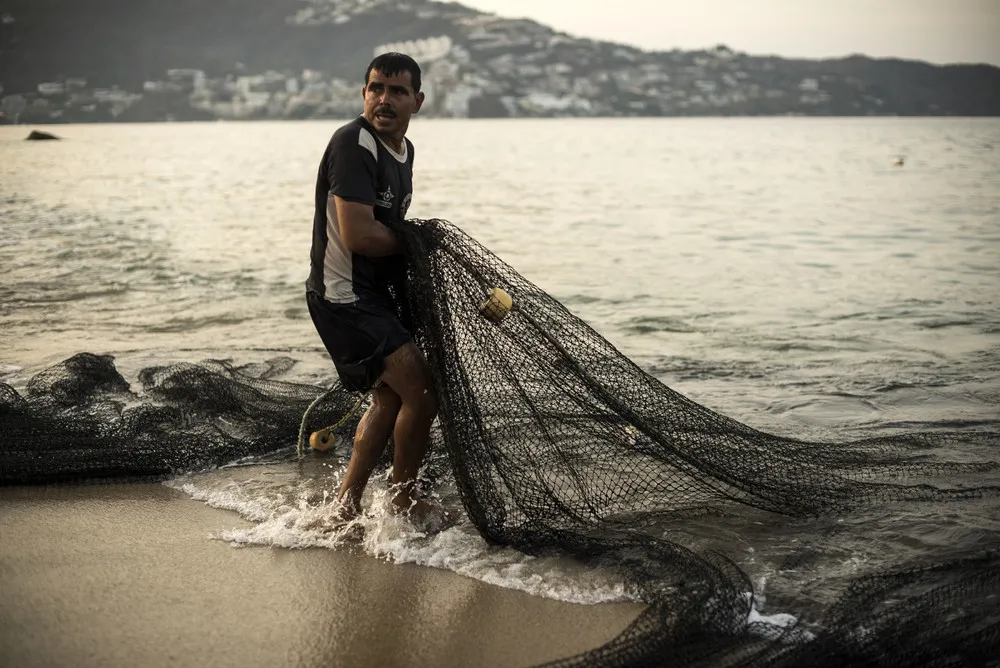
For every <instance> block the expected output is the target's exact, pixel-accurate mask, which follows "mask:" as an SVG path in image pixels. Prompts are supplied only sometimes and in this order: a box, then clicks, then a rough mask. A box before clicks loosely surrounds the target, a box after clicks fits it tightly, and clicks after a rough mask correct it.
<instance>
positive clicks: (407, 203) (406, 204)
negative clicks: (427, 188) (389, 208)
mask: <svg viewBox="0 0 1000 668" xmlns="http://www.w3.org/2000/svg"><path fill="white" fill-rule="evenodd" d="M412 197H413V193H406V197H404V198H403V203H402V204H401V205H400V208H399V217H400V218H406V210H407V209H409V208H410V198H412Z"/></svg>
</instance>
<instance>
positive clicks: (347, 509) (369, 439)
mask: <svg viewBox="0 0 1000 668" xmlns="http://www.w3.org/2000/svg"><path fill="white" fill-rule="evenodd" d="M400 406H402V400H401V399H400V398H399V395H398V394H396V393H395V392H394V391H393V390H392V389H391V388H389V387H387V386H386V385H381V386H379V388H378V389H376V390H373V391H372V405H371V406H369V407H368V410H367V411H365V414H364V415H363V416H362V417H361V421H360V422H359V423H358V429H357V431H356V432H355V434H354V451H353V452H352V453H351V461H350V462H349V463H348V464H347V473H346V474H345V475H344V482H343V483H342V484H341V485H340V494H338V495H337V498H338V499H340V502H341V504H343V510H342V512H341V516H342V517H343V518H344V519H351V518H353V517H355V516H357V515H358V514H359V513H360V512H361V495H362V494H364V491H365V485H367V484H368V478H369V477H370V476H371V474H372V469H374V468H375V464H376V463H377V462H378V458H379V457H380V456H381V455H382V451H383V450H385V446H386V445H387V444H388V443H389V434H391V433H392V429H393V425H395V424H396V416H397V414H398V413H399V412H400Z"/></svg>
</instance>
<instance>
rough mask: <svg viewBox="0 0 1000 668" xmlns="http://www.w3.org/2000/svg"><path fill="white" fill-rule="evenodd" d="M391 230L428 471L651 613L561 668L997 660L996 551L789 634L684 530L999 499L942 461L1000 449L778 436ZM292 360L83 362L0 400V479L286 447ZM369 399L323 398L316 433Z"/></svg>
mask: <svg viewBox="0 0 1000 668" xmlns="http://www.w3.org/2000/svg"><path fill="white" fill-rule="evenodd" d="M396 231H397V233H398V234H400V235H401V237H402V238H403V239H404V242H405V245H406V247H407V248H408V260H409V280H408V283H407V290H406V293H405V294H400V295H399V300H398V302H399V303H398V306H399V308H400V311H401V316H402V317H404V318H406V321H407V322H410V323H412V329H413V333H414V338H415V340H416V342H417V343H418V345H419V346H420V347H421V349H422V350H423V351H424V353H425V354H426V355H427V358H428V361H429V362H430V366H431V369H432V371H433V375H434V381H435V386H436V388H437V392H438V396H439V401H440V407H441V409H440V414H439V418H438V420H437V422H436V423H435V427H434V430H433V433H432V446H431V447H432V453H434V454H432V457H431V462H430V465H431V469H434V468H435V467H437V470H438V471H441V470H443V467H445V466H446V465H450V469H451V470H452V472H453V474H454V481H455V484H456V486H457V488H458V491H459V494H460V497H461V500H462V503H463V505H464V507H465V510H466V512H467V514H468V516H469V518H470V520H471V521H472V522H473V523H474V525H475V526H476V528H477V529H478V530H479V532H480V533H481V534H482V536H483V537H484V538H485V539H486V540H487V541H488V542H490V543H493V544H498V545H509V546H513V547H516V548H518V549H520V550H523V551H525V552H528V553H548V552H552V551H556V552H558V553H560V554H569V555H572V556H574V557H575V558H577V559H580V560H587V561H591V560H593V561H597V562H599V563H601V564H605V565H607V566H608V567H610V568H615V569H618V570H619V571H620V572H621V573H623V574H624V576H625V577H626V579H627V582H628V583H629V584H630V586H631V587H632V588H633V589H634V590H635V591H636V592H638V593H639V595H640V596H641V598H642V600H643V601H645V602H646V603H647V604H648V605H647V607H646V609H645V611H644V612H642V613H641V614H640V615H639V617H638V618H637V619H636V620H635V621H634V622H633V623H632V624H631V625H630V626H629V627H628V628H627V629H626V630H625V631H624V632H623V633H622V634H620V635H619V636H618V637H617V638H615V639H614V640H612V641H611V642H609V643H607V644H606V645H604V646H602V647H599V648H597V649H595V650H593V651H590V652H587V653H585V654H582V655H580V656H576V657H569V658H566V659H564V660H561V661H558V662H555V663H554V664H552V665H558V666H587V665H600V666H647V665H649V666H652V665H665V664H670V665H674V666H698V665H712V666H716V665H732V666H737V665H777V666H785V665H788V666H793V665H795V666H798V665H810V666H826V665H829V666H834V665H836V666H841V665H890V664H891V665H942V666H951V665H986V664H991V665H1000V663H998V662H997V659H996V658H995V657H998V656H1000V557H997V555H996V553H995V552H991V551H990V550H988V549H987V550H980V552H981V554H978V555H976V556H975V557H974V558H971V557H968V556H965V557H962V558H954V559H951V560H948V561H945V562H939V563H919V564H909V565H900V566H898V567H896V568H893V569H890V570H888V571H886V572H883V573H877V574H869V575H865V576H863V577H860V578H858V579H856V580H854V581H853V582H851V583H850V584H849V585H848V586H847V587H846V588H845V589H844V590H843V592H842V594H841V595H840V597H839V599H838V600H836V601H835V602H834V603H833V604H831V605H830V606H828V607H827V608H826V609H825V610H823V611H822V613H821V614H820V615H819V618H818V619H816V620H814V623H812V624H810V625H809V626H808V628H806V626H805V625H804V624H801V623H799V624H791V625H788V626H784V627H781V626H775V625H774V624H762V623H760V622H759V621H755V617H754V614H753V610H754V595H753V594H752V591H753V587H752V586H751V583H750V580H749V577H748V575H747V574H746V573H745V572H744V571H743V570H741V569H740V568H739V567H738V566H737V565H736V564H735V563H734V562H733V561H731V560H730V559H729V558H727V557H726V556H725V554H724V553H723V552H721V551H715V550H705V549H697V547H696V546H694V545H691V544H685V541H684V540H683V539H682V538H680V537H677V536H674V537H671V534H670V532H669V527H671V526H677V525H678V524H681V523H683V522H685V521H686V520H688V519H690V518H696V517H706V516H707V517H727V516H737V515H739V513H741V512H743V511H745V510H752V511H754V512H760V513H764V514H769V515H776V516H780V517H791V518H802V517H805V518H812V517H823V516H835V515H836V514H838V513H843V512H847V511H850V510H851V509H854V508H857V507H860V506H871V505H878V504H890V503H899V502H906V503H913V502H925V503H926V502H943V501H959V500H968V499H980V498H991V497H997V496H1000V486H998V485H997V484H996V476H995V475H992V474H994V473H995V472H996V471H997V469H998V465H997V463H995V462H993V461H989V460H988V459H984V460H978V461H968V460H967V458H964V459H963V460H962V461H947V460H942V458H941V457H932V456H931V455H930V454H929V453H931V452H932V451H933V452H937V451H940V450H942V449H943V450H944V451H946V452H960V451H961V448H959V447H958V446H960V445H968V444H975V445H977V446H979V447H985V448H987V449H988V448H990V447H994V446H995V445H996V444H997V443H1000V437H998V435H997V434H996V433H992V432H985V431H971V432H970V431H966V432H951V433H942V432H934V433H909V434H900V435H894V436H885V437H877V438H867V439H864V440H855V441H850V442H836V443H828V442H822V443H821V442H811V441H804V440H796V439H792V438H787V437H781V436H775V435H771V434H767V433H763V432H761V431H758V430H756V429H753V428H751V427H749V426H747V425H745V424H742V423H740V422H738V421H736V420H733V419H730V418H727V417H725V416H723V415H720V414H719V413H716V412H714V411H712V410H710V409H708V408H706V407H704V406H701V405H699V404H697V403H695V402H693V401H691V400H690V399H688V398H686V397H684V396H682V395H680V394H678V393H677V392H674V391H673V390H671V389H670V388H668V387H666V386H665V385H664V384H663V383H661V382H660V381H658V380H657V379H655V378H653V377H652V376H650V375H649V374H647V373H646V372H644V371H643V370H642V369H640V368H639V367H638V366H636V365H635V364H634V363H633V362H632V361H630V360H629V359H628V358H626V357H625V356H624V355H622V354H621V353H620V352H618V351H617V350H616V349H615V348H614V347H613V346H612V345H611V344H610V343H608V342H607V341H606V340H605V339H604V338H602V337H601V336H600V335H599V334H598V333H597V332H595V331H594V330H593V329H592V328H590V327H589V326H588V325H587V324H586V323H584V322H583V321H582V320H580V319H579V318H577V317H575V316H574V315H573V314H572V313H570V312H569V311H568V310H567V309H566V308H565V307H563V305H562V304H560V303H559V302H558V301H557V300H555V299H554V298H552V297H551V296H549V295H547V294H546V293H545V292H543V291H542V290H540V289H538V288H537V287H536V286H534V285H533V284H531V283H530V282H529V281H527V280H526V279H525V278H524V277H522V276H520V275H519V274H518V273H517V272H515V271H514V270H513V269H512V268H511V267H509V266H508V265H506V264H505V263H504V262H502V261H501V260H500V259H499V258H497V257H496V256H495V255H493V254H491V253H490V252H489V251H488V250H487V249H485V248H484V247H482V246H481V245H480V244H478V243H477V242H476V241H475V240H474V239H472V238H471V237H469V236H468V235H466V234H465V233H463V232H462V231H461V230H459V229H458V228H456V227H455V226H453V225H451V224H450V223H448V222H446V221H442V220H414V221H408V223H407V224H406V225H405V226H401V227H400V228H399V229H397V230H396ZM493 288H501V289H502V290H504V291H505V292H506V293H508V294H509V295H511V296H512V297H513V309H512V310H511V311H510V312H509V313H508V314H507V315H506V316H505V317H503V318H502V319H498V318H492V319H491V318H487V317H484V316H483V314H482V313H481V312H480V308H481V305H482V303H483V300H484V299H485V298H486V295H487V294H488V292H489V291H490V290H491V289H493ZM292 363H293V360H290V359H288V358H278V359H275V360H270V361H269V362H267V363H263V364H254V365H245V366H236V365H234V364H233V363H232V362H229V361H222V360H215V361H206V362H202V363H200V364H188V363H185V364H172V365H166V366H158V367H150V368H147V369H144V370H142V371H141V372H140V373H139V375H138V381H139V385H140V386H141V391H140V392H136V391H133V390H132V389H131V386H130V384H129V383H128V382H127V381H126V380H125V379H124V378H123V377H122V376H121V375H120V374H119V373H118V371H117V370H116V368H115V366H114V362H113V360H112V358H111V357H110V356H98V355H92V354H79V355H76V356H74V357H72V358H70V359H68V360H66V361H65V362H63V363H61V364H59V365H56V366H55V367H53V368H50V369H48V370H45V371H43V372H41V373H39V374H38V375H37V376H35V377H34V378H33V379H32V380H31V381H30V382H29V383H28V384H27V386H26V388H25V389H24V391H23V394H22V393H19V392H17V391H16V390H15V389H14V388H13V387H11V386H9V385H3V384H0V437H2V446H0V482H2V484H4V485H15V484H38V483H53V482H83V481H94V480H104V479H109V478H116V479H120V478H128V479H157V478H162V477H165V476H169V475H175V474H178V473H182V472H189V471H197V470H201V469H205V468H209V467H213V466H218V465H221V464H225V463H229V462H233V461H235V460H239V459H241V458H248V457H251V458H252V457H257V456H260V455H263V454H266V453H271V452H275V451H279V450H283V449H287V448H289V447H293V448H294V447H295V445H296V442H297V439H298V434H299V431H300V422H301V420H302V419H303V412H304V411H305V410H306V409H307V407H309V406H310V404H312V403H313V401H314V400H315V399H316V397H317V396H318V395H319V394H321V393H323V390H322V389H321V388H318V387H315V386H312V385H306V384H295V383H289V382H285V381H279V380H275V379H273V377H274V376H276V375H277V374H279V373H281V372H282V371H284V370H286V369H287V368H288V367H289V366H290V365H291V364H292ZM356 398H357V397H356V396H355V395H351V394H350V393H347V392H337V391H333V392H329V393H328V394H327V395H326V397H325V399H324V401H322V402H320V403H318V404H317V405H315V406H314V408H313V409H312V410H311V412H310V414H309V426H310V428H318V427H321V426H325V425H328V424H332V423H335V422H337V421H338V420H339V419H340V418H341V417H343V416H344V415H345V414H346V413H348V412H349V411H350V410H351V409H352V407H353V406H354V405H355V401H356ZM356 423H357V419H356V418H355V419H352V420H348V421H346V422H345V423H344V424H343V425H342V426H341V427H340V433H341V434H343V435H346V436H349V435H350V434H351V433H352V432H353V429H354V427H355V426H356ZM664 527H667V528H668V530H666V531H665V530H664Z"/></svg>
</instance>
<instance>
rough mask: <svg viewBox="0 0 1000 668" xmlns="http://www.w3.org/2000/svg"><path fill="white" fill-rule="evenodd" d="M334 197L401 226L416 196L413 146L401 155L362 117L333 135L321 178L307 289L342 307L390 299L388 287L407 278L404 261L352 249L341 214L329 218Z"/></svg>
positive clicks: (405, 144)
mask: <svg viewBox="0 0 1000 668" xmlns="http://www.w3.org/2000/svg"><path fill="white" fill-rule="evenodd" d="M332 195H336V196H338V197H340V198H342V199H345V200H347V201H349V202H360V203H362V204H371V205H372V206H373V207H374V210H375V220H377V221H379V222H380V223H385V224H388V223H393V222H402V221H403V220H404V219H405V218H406V210H407V208H409V206H410V198H411V197H412V195H413V144H412V143H410V140H409V139H404V140H403V153H402V154H400V153H397V152H396V151H394V150H393V149H391V148H389V146H388V145H386V144H385V142H383V141H382V140H381V139H380V138H379V136H378V134H376V132H375V129H374V128H372V126H371V125H369V123H368V121H366V120H365V119H364V117H363V116H359V117H358V118H356V119H354V120H353V121H351V122H350V123H348V124H347V125H344V126H343V127H341V128H340V129H338V130H337V131H336V132H335V133H334V134H333V138H332V139H330V143H329V144H328V145H327V147H326V152H325V153H324V154H323V160H322V162H321V163H320V166H319V174H318V175H317V177H316V213H315V216H314V218H313V238H312V252H311V253H310V265H311V268H310V272H309V280H308V281H307V282H306V288H307V289H308V290H312V291H314V292H316V293H318V294H319V295H320V296H321V297H324V298H325V299H327V300H328V301H331V302H334V303H338V304H350V303H354V302H358V301H362V302H367V301H369V300H378V301H382V300H385V299H387V298H390V293H389V291H388V290H389V285H390V284H392V283H394V282H397V281H400V280H402V279H403V277H404V276H405V271H406V265H405V260H404V258H403V256H402V255H392V256H388V257H380V258H372V257H366V256H364V255H359V254H357V253H352V252H351V251H349V250H347V248H346V247H345V246H344V244H343V242H342V241H341V239H340V228H339V226H338V225H337V221H336V220H335V219H334V217H335V216H336V211H332V212H331V213H329V214H328V213H327V200H328V198H329V197H331V196H332ZM332 208H333V207H331V209H332Z"/></svg>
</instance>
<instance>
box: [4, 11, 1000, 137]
mask: <svg viewBox="0 0 1000 668" xmlns="http://www.w3.org/2000/svg"><path fill="white" fill-rule="evenodd" d="M380 47H381V48H398V49H400V50H406V51H408V52H411V53H413V55H415V56H416V57H417V59H418V60H419V61H420V62H421V64H422V66H423V67H424V69H425V73H426V74H425V79H426V81H427V93H428V96H429V98H430V99H429V101H428V106H427V108H426V112H427V114H428V115H440V116H566V115H573V116H677V115H760V114H803V115H867V114H894V115H964V116H983V115H989V116H994V115H1000V68H996V67H992V66H987V65H949V66H934V65H930V64H927V63H920V62H913V61H902V60H892V59H889V60H873V59H870V58H866V57H863V56H855V57H850V58H844V59H837V60H789V59H781V58H773V57H755V56H751V55H747V54H742V53H736V52H733V51H731V50H730V49H727V48H726V47H723V46H720V47H716V48H713V49H708V50H703V51H676V50H675V51H669V52H646V51H642V50H639V49H635V48H632V47H628V46H623V45H620V44H612V43H607V42H598V41H593V40H587V39H577V38H574V37H571V36H569V35H566V34H563V33H559V32H556V31H554V30H552V29H550V28H548V27H546V26H543V25H540V24H538V23H535V22H533V21H527V20H509V19H503V18H499V17H496V16H494V15H490V14H484V13H482V12H478V11H475V10H472V9H469V8H467V7H464V6H462V5H459V4H455V3H438V2H429V1H428V0H170V1H169V2H168V1H166V0H128V1H126V2H123V1H122V0H79V1H78V2H65V1H64V0H59V1H57V0H0V84H2V86H3V90H2V92H0V94H2V95H3V101H2V110H3V112H4V115H5V119H6V121H7V122H14V121H16V120H17V121H20V122H45V121H60V122H65V121H69V120H71V121H86V120H95V121H99V120H119V121H121V120H164V119H174V120H185V119H189V118H190V119H194V118H199V119H200V118H219V117H222V118H308V117H328V116H344V115H350V114H351V113H355V111H356V109H357V107H358V99H357V98H358V92H357V91H358V88H359V87H360V84H361V83H362V82H361V77H362V75H363V73H364V69H365V66H366V65H367V64H368V62H369V61H370V60H371V58H372V56H373V54H374V52H375V50H376V49H377V48H380Z"/></svg>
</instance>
